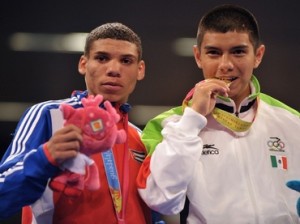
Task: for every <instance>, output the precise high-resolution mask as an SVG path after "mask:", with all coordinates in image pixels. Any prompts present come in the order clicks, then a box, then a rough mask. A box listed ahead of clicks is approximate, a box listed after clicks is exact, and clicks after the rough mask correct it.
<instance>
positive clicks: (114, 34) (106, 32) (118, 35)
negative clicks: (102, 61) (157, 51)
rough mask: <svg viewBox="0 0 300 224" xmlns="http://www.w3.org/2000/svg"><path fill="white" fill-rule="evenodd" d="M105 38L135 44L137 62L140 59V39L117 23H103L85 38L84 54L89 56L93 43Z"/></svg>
mask: <svg viewBox="0 0 300 224" xmlns="http://www.w3.org/2000/svg"><path fill="white" fill-rule="evenodd" d="M107 38H110V39H114V40H124V41H128V42H130V43H133V44H135V45H136V47H137V50H138V60H141V59H142V42H141V39H140V37H139V36H138V35H137V34H136V33H135V32H134V31H133V30H132V29H130V28H129V27H127V26H125V25H124V24H122V23H119V22H114V23H105V24H103V25H101V26H98V27H96V28H95V29H93V30H92V31H91V32H90V33H89V34H88V35H87V37H86V41H85V47H84V54H85V55H88V54H89V52H90V49H91V45H92V43H93V42H94V41H96V40H99V39H107Z"/></svg>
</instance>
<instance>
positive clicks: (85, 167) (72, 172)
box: [50, 95, 126, 197]
mask: <svg viewBox="0 0 300 224" xmlns="http://www.w3.org/2000/svg"><path fill="white" fill-rule="evenodd" d="M102 101H103V96H102V95H97V96H96V97H94V96H92V95H90V96H88V98H83V99H82V100H81V102H82V104H83V108H78V109H74V108H73V107H72V106H70V105H67V104H62V105H61V107H60V109H61V111H62V112H63V117H64V119H65V122H64V125H68V124H74V125H76V126H78V127H79V128H81V129H82V135H83V142H82V145H81V148H80V152H79V153H78V155H77V156H76V157H75V158H73V159H69V160H67V161H65V162H64V163H63V164H62V165H61V169H62V170H63V171H62V173H61V174H60V175H58V176H56V177H54V178H53V179H52V180H51V181H50V188H51V189H53V190H55V191H62V192H63V193H64V194H65V195H67V196H71V197H76V196H79V195H80V194H81V192H82V190H83V189H84V188H87V189H89V190H97V189H99V188H100V180H99V173H98V168H97V166H96V164H95V162H94V160H93V159H92V158H90V156H91V155H92V154H95V153H100V152H104V151H106V150H109V149H111V148H112V147H113V145H114V144H116V143H117V144H119V143H124V142H125V140H126V132H125V131H124V130H123V129H122V130H118V129H117V125H116V124H117V123H118V121H119V120H120V115H119V114H118V113H117V112H116V110H115V108H114V107H113V106H112V105H111V103H110V102H109V101H105V102H104V107H105V109H103V108H101V107H99V105H100V103H101V102H102Z"/></svg>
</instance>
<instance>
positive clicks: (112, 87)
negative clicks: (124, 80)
mask: <svg viewBox="0 0 300 224" xmlns="http://www.w3.org/2000/svg"><path fill="white" fill-rule="evenodd" d="M102 86H103V88H104V89H105V90H106V91H107V92H111V93H113V92H114V93H115V92H118V91H120V90H121V89H122V85H121V84H119V83H116V82H105V83H102Z"/></svg>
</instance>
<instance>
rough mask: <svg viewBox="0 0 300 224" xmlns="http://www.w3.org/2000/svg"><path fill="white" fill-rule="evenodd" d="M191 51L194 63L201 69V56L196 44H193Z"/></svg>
mask: <svg viewBox="0 0 300 224" xmlns="http://www.w3.org/2000/svg"><path fill="white" fill-rule="evenodd" d="M193 52H194V58H195V61H196V64H197V65H198V67H199V68H200V69H201V68H202V65H201V57H200V56H201V52H200V49H199V47H198V46H197V45H194V46H193Z"/></svg>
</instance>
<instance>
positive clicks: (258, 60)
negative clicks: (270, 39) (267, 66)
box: [254, 44, 266, 68]
mask: <svg viewBox="0 0 300 224" xmlns="http://www.w3.org/2000/svg"><path fill="white" fill-rule="evenodd" d="M265 49H266V47H265V45H263V44H262V45H260V46H259V47H258V48H257V49H256V52H255V62H254V68H257V67H258V66H259V65H260V63H261V61H262V59H263V56H264V54H265Z"/></svg>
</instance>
